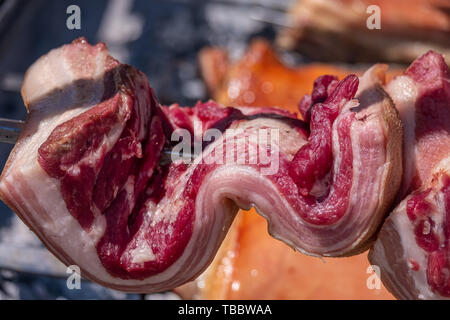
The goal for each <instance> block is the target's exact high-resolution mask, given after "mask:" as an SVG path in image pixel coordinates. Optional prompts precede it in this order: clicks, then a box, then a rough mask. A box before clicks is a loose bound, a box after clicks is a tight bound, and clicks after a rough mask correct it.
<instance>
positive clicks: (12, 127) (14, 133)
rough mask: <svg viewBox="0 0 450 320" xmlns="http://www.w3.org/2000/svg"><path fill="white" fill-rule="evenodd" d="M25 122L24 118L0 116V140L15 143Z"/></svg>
mask: <svg viewBox="0 0 450 320" xmlns="http://www.w3.org/2000/svg"><path fill="white" fill-rule="evenodd" d="M24 124H25V122H24V121H22V120H13V119H5V118H0V142H2V143H8V144H15V143H16V141H17V139H19V135H20V130H22V127H23V125H24Z"/></svg>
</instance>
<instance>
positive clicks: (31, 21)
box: [0, 0, 295, 299]
mask: <svg viewBox="0 0 450 320" xmlns="http://www.w3.org/2000/svg"><path fill="white" fill-rule="evenodd" d="M290 2H291V1H290V0H265V1H257V0H240V1H239V0H220V1H195V0H193V1H189V0H150V1H149V0H95V1H92V0H82V1H74V0H70V1H69V0H33V1H29V0H3V1H2V0H0V117H3V118H11V119H25V116H26V112H25V107H24V106H23V102H22V99H21V97H20V87H21V83H22V80H23V76H24V72H25V71H26V70H27V68H28V67H29V66H30V65H31V64H32V63H33V62H34V61H35V60H36V59H37V58H39V57H40V56H41V55H43V54H45V53H47V52H48V51H49V50H50V49H52V48H56V47H59V46H61V45H62V44H65V43H69V42H71V41H72V40H73V39H75V38H77V37H80V36H84V37H86V38H87V39H88V40H89V42H91V43H96V42H99V41H104V42H106V43H107V45H108V47H109V49H110V52H111V54H112V55H113V56H114V57H116V58H117V59H119V60H120V61H122V62H124V63H128V64H131V65H133V66H135V67H137V68H138V69H140V70H142V71H144V72H145V73H146V74H147V75H148V77H149V79H150V83H151V85H152V86H153V88H154V89H155V90H156V92H157V93H158V98H159V100H160V102H161V103H166V104H168V103H172V102H175V101H177V102H179V103H180V104H181V105H192V104H193V103H195V102H196V101H197V100H204V99H206V98H207V92H206V89H205V86H204V83H203V82H202V80H201V79H200V76H199V72H198V64H197V54H198V51H199V50H200V49H201V48H203V47H204V46H207V45H214V46H221V47H224V48H226V49H228V50H229V52H230V53H232V54H233V55H236V56H239V55H240V54H242V52H243V51H244V49H245V48H246V46H247V44H248V42H249V40H250V39H251V38H252V37H255V36H264V37H265V38H268V39H273V38H274V36H275V31H276V30H275V29H276V28H278V26H279V25H282V24H283V23H284V11H285V10H286V8H287V6H288V5H289V4H290ZM72 4H76V5H78V6H79V7H80V8H81V30H68V29H67V27H66V19H67V18H68V17H69V14H67V13H66V10H67V7H68V6H69V5H72ZM267 22H270V23H267ZM292 56H293V57H295V54H293V55H292ZM11 149H12V146H8V145H5V144H0V168H2V167H3V165H4V163H5V161H6V159H7V157H8V154H9V152H10V151H11ZM65 271H66V268H65V267H64V266H63V265H62V264H61V263H60V262H58V261H57V260H56V259H55V258H54V257H53V256H52V255H51V254H50V253H49V252H48V251H47V250H46V249H45V248H44V247H43V246H42V245H41V243H40V241H39V240H38V239H37V238H36V237H35V236H34V234H33V233H32V232H31V231H29V230H28V228H27V227H26V226H25V225H24V224H23V223H22V222H21V221H20V220H19V219H18V218H17V217H16V216H15V215H14V213H13V212H12V211H11V210H10V209H9V208H8V207H6V205H4V204H3V203H2V202H0V299H143V298H144V299H155V298H156V299H159V298H164V299H173V298H177V296H175V295H174V294H172V293H165V294H163V295H145V296H144V295H130V294H128V295H127V294H124V293H120V292H116V291H113V290H109V289H106V288H103V287H101V286H98V285H96V284H93V283H89V282H83V283H82V290H69V289H67V286H66V279H67V276H68V275H67V274H66V273H65Z"/></svg>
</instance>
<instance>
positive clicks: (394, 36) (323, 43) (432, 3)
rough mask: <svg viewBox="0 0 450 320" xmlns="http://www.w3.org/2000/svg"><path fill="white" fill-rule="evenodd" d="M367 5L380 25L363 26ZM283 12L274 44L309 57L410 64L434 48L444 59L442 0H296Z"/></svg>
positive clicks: (448, 8) (449, 33) (447, 46)
mask: <svg viewBox="0 0 450 320" xmlns="http://www.w3.org/2000/svg"><path fill="white" fill-rule="evenodd" d="M370 5H378V6H379V8H380V11H381V12H380V13H381V29H380V30H376V29H374V30H369V29H368V27H367V23H366V22H367V19H368V18H369V16H370V13H367V8H368V7H369V6H370ZM288 17H289V18H288V23H287V27H286V28H285V29H284V30H283V31H282V32H281V33H280V34H279V36H278V39H277V43H278V44H279V45H280V46H281V47H283V48H284V49H288V50H292V49H296V50H298V51H299V52H301V53H302V54H305V55H306V56H308V57H311V58H312V59H319V60H325V61H343V62H379V61H390V62H398V63H410V62H412V61H413V60H414V59H416V58H418V57H419V56H421V55H422V54H424V53H426V52H427V51H428V50H435V51H437V52H440V53H442V54H444V55H445V56H446V61H447V64H450V1H448V0H395V1H392V0H297V1H296V2H295V4H294V5H293V6H292V8H291V9H290V10H289V14H288Z"/></svg>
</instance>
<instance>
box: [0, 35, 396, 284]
mask: <svg viewBox="0 0 450 320" xmlns="http://www.w3.org/2000/svg"><path fill="white" fill-rule="evenodd" d="M383 73H384V68H383V66H375V67H373V68H372V69H370V70H369V71H368V72H366V74H365V75H364V76H363V77H362V78H361V79H358V77H356V76H348V77H347V78H345V79H344V80H342V81H338V80H337V79H336V78H333V77H324V78H320V79H318V81H317V82H316V85H315V88H314V91H313V92H312V95H311V97H305V99H304V100H303V101H302V108H301V110H302V111H304V112H305V113H307V114H308V115H309V117H308V118H309V119H310V121H309V122H303V121H301V120H298V119H297V118H296V117H295V115H292V114H289V113H286V112H285V111H280V110H277V109H268V108H264V109H263V108H261V109H258V108H256V109H254V108H252V109H249V108H245V107H242V108H225V107H224V106H221V105H219V104H217V103H215V102H212V101H210V102H207V103H199V104H197V105H196V106H195V107H194V108H183V107H179V106H177V105H173V106H170V107H162V106H160V105H159V104H158V102H157V101H156V99H155V97H154V95H153V92H152V90H151V89H150V86H149V84H148V81H147V79H146V77H145V76H144V75H143V74H142V73H140V72H139V71H137V70H135V69H133V68H132V67H130V66H126V65H122V64H120V63H119V62H117V61H116V60H114V59H112V58H111V57H109V56H108V53H107V50H106V48H105V46H104V45H102V44H99V45H97V46H90V45H89V44H87V43H86V41H85V40H78V41H75V42H74V43H72V44H70V45H67V46H64V47H62V48H59V49H56V50H53V51H51V52H50V53H49V54H48V55H46V56H44V57H42V58H41V59H39V60H38V61H37V62H36V63H35V64H34V65H33V66H32V67H31V68H30V70H29V71H28V72H27V75H26V78H25V82H24V85H23V91H22V94H23V97H24V101H25V103H26V105H27V108H28V110H29V111H30V113H29V117H28V120H27V124H26V126H25V128H24V130H23V132H22V135H21V137H20V139H19V142H18V143H17V145H16V146H15V148H14V150H13V152H12V153H11V155H10V158H9V160H8V163H7V165H6V167H5V169H4V171H3V174H2V176H1V180H0V196H1V198H2V199H3V200H4V201H5V202H6V203H7V204H8V205H9V206H10V207H11V208H12V209H13V210H14V211H15V212H17V214H18V215H19V216H20V217H21V218H22V219H23V220H24V221H25V223H27V224H28V225H29V226H30V228H32V230H34V231H35V232H36V234H37V235H38V236H39V237H40V238H41V240H42V241H43V242H44V243H45V244H46V245H47V247H48V248H49V249H50V250H51V251H52V252H53V253H54V254H55V255H56V256H58V257H59V258H60V259H61V260H62V261H63V262H65V263H66V264H76V265H78V266H79V267H80V268H81V270H82V275H83V276H85V277H87V278H89V279H92V280H94V281H97V282H99V283H102V284H104V285H106V286H109V287H112V288H116V289H121V290H126V291H136V292H154V291H161V290H165V289H170V288H174V287H176V286H178V285H180V284H182V283H185V282H187V281H189V280H191V279H193V278H194V277H195V276H197V275H198V274H199V273H200V272H202V271H203V270H204V269H205V267H206V266H207V265H208V264H209V262H210V261H211V260H212V258H213V257H214V255H215V253H216V251H217V249H218V247H219V245H220V243H221V241H222V239H223V237H224V236H225V234H226V232H227V229H228V227H229V225H230V223H231V221H232V220H233V218H234V215H235V213H236V212H237V210H238V208H239V207H241V208H249V207H250V206H255V207H256V208H257V209H258V211H259V212H260V214H261V215H263V216H264V217H266V218H267V220H268V221H269V231H270V233H271V234H272V235H273V236H274V237H276V238H278V239H280V240H282V241H284V242H286V243H287V244H288V245H290V246H292V247H294V248H296V249H298V250H300V251H302V252H304V253H307V254H311V255H318V256H342V255H350V254H355V253H358V252H360V251H362V250H364V249H365V248H367V246H368V245H370V243H371V240H372V239H373V237H374V233H375V231H376V230H377V228H378V227H379V224H380V223H381V221H382V219H383V218H384V215H385V213H386V210H387V209H388V208H389V205H390V204H391V202H392V200H393V198H394V196H395V194H396V192H397V189H398V187H399V185H400V176H401V171H402V170H401V166H402V160H401V143H402V138H401V137H402V134H401V133H402V128H401V124H400V121H399V119H398V117H397V113H396V110H395V109H394V106H393V104H392V101H391V99H390V98H389V97H388V95H387V94H386V92H385V91H384V90H383V88H382V86H381V84H382V82H383V81H382V75H383ZM330 80H331V81H330ZM183 129H184V130H183ZM212 133H214V134H212ZM217 133H219V134H217ZM183 134H188V136H189V137H191V138H192V139H191V140H189V146H191V147H192V149H191V150H192V151H193V152H192V154H193V155H194V156H193V160H192V161H188V162H187V163H185V162H184V161H183V160H182V159H179V160H174V161H173V162H171V163H166V162H164V161H162V156H161V154H162V152H163V148H166V149H167V148H172V147H173V148H174V150H175V148H177V146H178V144H177V141H172V140H173V139H171V138H172V137H173V136H174V135H175V136H177V137H178V138H179V137H181V136H183ZM199 144H200V146H199ZM198 146H199V150H200V153H199V154H196V153H195V151H196V150H197V149H196V147H197V148H198Z"/></svg>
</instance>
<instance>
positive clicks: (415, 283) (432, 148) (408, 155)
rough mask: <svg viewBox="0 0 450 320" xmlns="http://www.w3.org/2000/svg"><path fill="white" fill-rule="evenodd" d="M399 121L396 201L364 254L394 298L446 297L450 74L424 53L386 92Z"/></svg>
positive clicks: (449, 273)
mask: <svg viewBox="0 0 450 320" xmlns="http://www.w3.org/2000/svg"><path fill="white" fill-rule="evenodd" d="M386 90H387V91H388V92H389V94H390V96H391V97H392V99H393V100H394V102H395V104H396V106H397V108H398V110H399V112H400V115H401V118H402V120H403V123H404V127H405V129H404V132H405V144H404V145H405V150H404V155H405V156H404V160H405V161H404V163H405V166H404V167H405V173H404V178H403V183H402V188H401V192H400V194H399V198H400V199H402V198H403V197H404V196H405V195H406V194H408V196H407V197H406V198H405V199H404V200H403V201H402V202H401V203H400V204H399V205H398V207H397V208H396V209H395V210H394V211H393V212H392V214H391V215H390V216H389V218H388V219H387V221H386V223H385V224H384V225H383V228H382V230H381V232H380V234H379V237H378V240H377V242H376V243H375V245H374V248H373V249H372V250H371V252H370V254H369V258H370V260H371V262H372V263H373V264H376V265H379V266H380V267H381V278H382V279H383V282H384V283H385V285H386V286H387V287H388V288H389V289H390V290H391V291H392V292H393V294H394V295H396V296H397V297H398V298H403V299H441V298H450V251H449V250H450V245H449V239H450V71H449V68H448V67H447V65H446V63H445V61H444V58H443V57H442V56H441V55H439V54H436V53H433V52H429V53H427V54H425V55H424V56H422V57H421V58H419V59H418V60H416V61H415V62H414V63H413V64H412V65H411V66H410V67H409V68H408V69H407V71H406V72H405V74H404V75H403V76H399V77H397V78H396V79H394V80H393V81H391V82H390V83H389V85H388V86H387V89H386Z"/></svg>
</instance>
